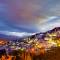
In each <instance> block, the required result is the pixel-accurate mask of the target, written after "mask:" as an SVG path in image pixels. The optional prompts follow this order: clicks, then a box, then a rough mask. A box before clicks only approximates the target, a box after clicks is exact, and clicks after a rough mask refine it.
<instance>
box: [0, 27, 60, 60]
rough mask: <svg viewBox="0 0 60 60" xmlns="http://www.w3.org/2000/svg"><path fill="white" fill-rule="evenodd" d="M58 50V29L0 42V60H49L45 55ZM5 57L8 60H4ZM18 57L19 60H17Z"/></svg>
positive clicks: (59, 40)
mask: <svg viewBox="0 0 60 60" xmlns="http://www.w3.org/2000/svg"><path fill="white" fill-rule="evenodd" d="M57 48H60V27H57V28H54V29H52V30H50V31H47V32H45V33H37V34H35V35H32V36H27V37H25V38H22V40H21V39H19V40H3V39H1V40H0V51H1V52H0V56H1V57H0V59H1V60H12V58H13V60H37V59H38V60H40V59H41V60H45V59H46V60H49V59H48V58H47V57H46V56H45V54H46V53H47V52H48V53H47V54H49V51H50V52H54V51H53V49H57ZM6 56H8V57H9V58H8V59H7V58H6V59H4V58H5V57H6ZM17 57H19V59H17ZM51 60H52V59H51Z"/></svg>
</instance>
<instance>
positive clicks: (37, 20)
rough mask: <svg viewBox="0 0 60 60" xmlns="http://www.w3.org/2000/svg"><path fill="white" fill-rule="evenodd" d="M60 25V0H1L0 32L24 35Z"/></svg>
mask: <svg viewBox="0 0 60 60" xmlns="http://www.w3.org/2000/svg"><path fill="white" fill-rule="evenodd" d="M55 27H60V0H0V33H2V34H5V35H16V36H24V35H31V34H34V33H37V32H45V31H48V30H51V29H53V28H55Z"/></svg>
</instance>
